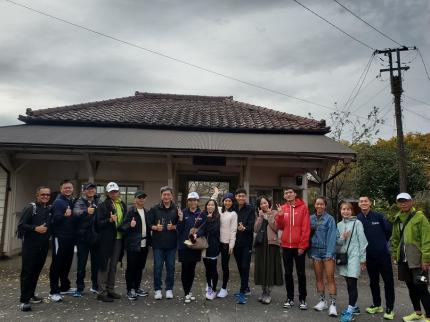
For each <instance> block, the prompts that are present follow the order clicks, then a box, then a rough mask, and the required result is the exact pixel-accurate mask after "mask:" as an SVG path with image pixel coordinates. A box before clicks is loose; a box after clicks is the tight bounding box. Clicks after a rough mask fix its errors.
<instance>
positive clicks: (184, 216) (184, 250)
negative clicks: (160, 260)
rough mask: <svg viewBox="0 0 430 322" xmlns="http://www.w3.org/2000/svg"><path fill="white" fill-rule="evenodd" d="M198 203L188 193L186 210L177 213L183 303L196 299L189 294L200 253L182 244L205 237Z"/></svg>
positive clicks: (194, 197) (195, 195) (196, 197)
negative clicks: (192, 230)
mask: <svg viewBox="0 0 430 322" xmlns="http://www.w3.org/2000/svg"><path fill="white" fill-rule="evenodd" d="M198 201H199V195H198V193H197V192H190V193H189V194H188V198H187V208H185V209H184V210H182V211H178V216H179V220H178V225H177V230H178V258H179V262H181V263H182V269H181V281H182V287H183V289H184V293H185V303H190V302H191V301H194V300H195V299H196V298H195V297H194V296H193V294H192V293H191V288H192V286H193V281H194V276H195V271H196V265H197V262H199V261H200V260H201V256H202V251H201V250H197V249H190V248H188V246H187V245H185V243H184V242H185V241H186V240H192V239H195V238H197V237H201V236H204V235H205V230H204V225H203V224H204V223H205V221H206V215H205V214H204V213H202V212H201V211H200V209H199V208H198ZM191 229H195V232H194V233H193V234H190V230H191Z"/></svg>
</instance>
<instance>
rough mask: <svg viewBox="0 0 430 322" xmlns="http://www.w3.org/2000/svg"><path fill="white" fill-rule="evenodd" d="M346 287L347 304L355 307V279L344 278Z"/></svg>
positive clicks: (356, 294) (356, 293)
mask: <svg viewBox="0 0 430 322" xmlns="http://www.w3.org/2000/svg"><path fill="white" fill-rule="evenodd" d="M345 281H346V286H347V288H348V304H349V305H351V306H355V305H356V304H357V299H358V290H357V281H358V279H356V278H355V277H347V276H345Z"/></svg>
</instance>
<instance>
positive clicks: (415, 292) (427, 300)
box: [406, 281, 430, 317]
mask: <svg viewBox="0 0 430 322" xmlns="http://www.w3.org/2000/svg"><path fill="white" fill-rule="evenodd" d="M406 286H407V287H408V290H409V297H410V298H411V302H412V305H413V307H414V310H415V311H421V305H420V301H421V303H422V304H423V307H424V310H425V312H426V316H427V317H430V294H429V291H428V288H427V284H415V283H414V282H412V281H411V282H406Z"/></svg>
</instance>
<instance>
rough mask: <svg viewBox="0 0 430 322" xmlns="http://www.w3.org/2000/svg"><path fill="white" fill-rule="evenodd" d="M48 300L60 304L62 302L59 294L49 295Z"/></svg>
mask: <svg viewBox="0 0 430 322" xmlns="http://www.w3.org/2000/svg"><path fill="white" fill-rule="evenodd" d="M48 298H49V300H51V301H52V302H61V301H62V300H63V297H62V296H61V295H60V294H49V296H48Z"/></svg>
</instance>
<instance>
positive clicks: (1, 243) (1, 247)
mask: <svg viewBox="0 0 430 322" xmlns="http://www.w3.org/2000/svg"><path fill="white" fill-rule="evenodd" d="M0 167H1V168H2V169H3V170H4V171H5V172H6V192H5V198H4V208H3V209H4V210H3V225H2V227H1V239H0V259H2V258H5V254H4V241H5V238H6V220H7V209H8V201H9V193H10V171H9V170H8V169H7V168H6V167H5V166H4V165H3V164H2V163H1V162H0Z"/></svg>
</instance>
